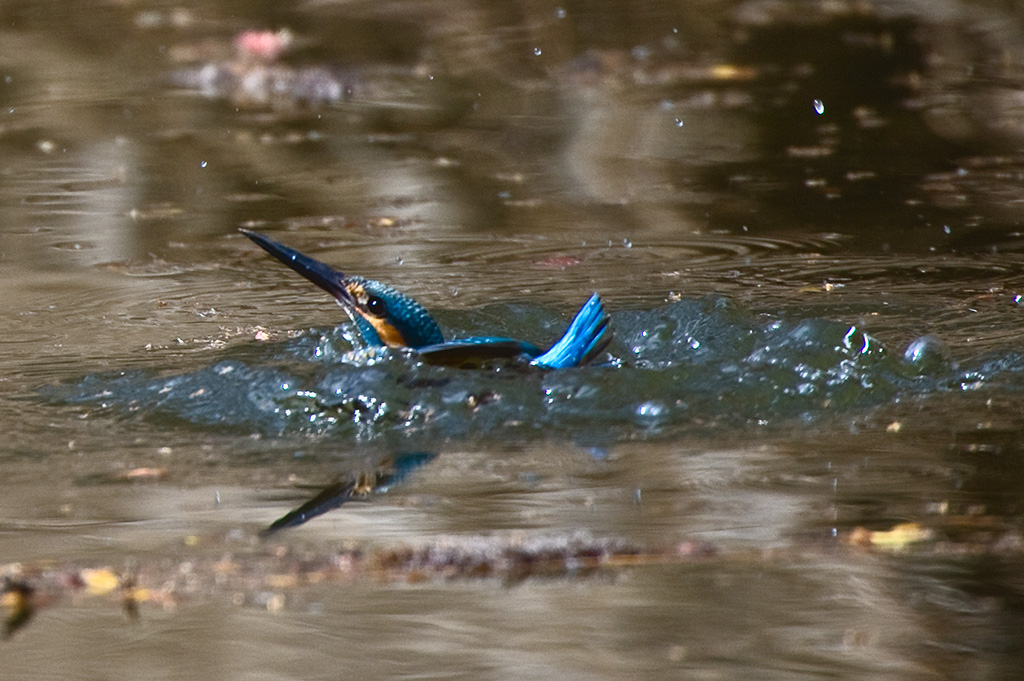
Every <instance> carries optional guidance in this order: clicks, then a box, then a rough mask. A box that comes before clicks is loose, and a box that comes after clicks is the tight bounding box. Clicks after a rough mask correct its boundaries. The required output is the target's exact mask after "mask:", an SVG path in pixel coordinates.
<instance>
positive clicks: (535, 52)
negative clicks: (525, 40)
mask: <svg viewBox="0 0 1024 681" xmlns="http://www.w3.org/2000/svg"><path fill="white" fill-rule="evenodd" d="M533 53H534V54H535V55H537V56H538V57H539V56H540V55H541V54H543V51H542V50H541V49H540V48H539V47H535V48H533Z"/></svg>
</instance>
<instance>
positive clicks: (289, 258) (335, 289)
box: [238, 228, 352, 305]
mask: <svg viewBox="0 0 1024 681" xmlns="http://www.w3.org/2000/svg"><path fill="white" fill-rule="evenodd" d="M238 231H240V232H241V233H242V234H244V235H246V236H247V237H249V238H250V239H252V240H253V241H254V242H256V245H258V246H259V247H260V248H262V249H263V250H265V251H266V252H267V253H269V254H270V255H272V256H274V257H275V258H277V259H278V260H280V261H281V262H283V263H284V264H285V265H287V266H288V267H290V268H292V269H293V270H295V271H296V272H298V273H299V274H301V275H302V276H304V277H305V278H306V279H309V280H310V281H311V282H313V283H314V284H316V285H317V286H319V287H320V288H322V289H323V290H325V291H327V292H328V293H330V294H331V295H332V296H334V297H335V298H336V299H337V300H338V302H339V303H341V304H342V305H351V304H352V299H351V297H350V296H349V293H348V290H347V289H346V288H345V283H346V281H347V280H348V278H347V277H346V276H345V275H344V274H343V273H341V272H339V271H338V270H336V269H334V268H333V267H331V266H330V265H328V264H326V263H322V262H320V261H319V260H317V259H316V258H311V257H309V256H308V255H305V254H304V253H299V252H298V251H296V250H295V249H294V248H289V247H288V246H285V245H284V244H279V243H277V242H276V241H274V240H273V239H268V238H267V237H265V236H263V235H262V234H260V233H258V232H253V231H250V230H248V229H242V228H239V230H238Z"/></svg>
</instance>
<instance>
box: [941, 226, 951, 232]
mask: <svg viewBox="0 0 1024 681" xmlns="http://www.w3.org/2000/svg"><path fill="white" fill-rule="evenodd" d="M942 231H943V232H945V233H946V234H950V233H952V231H953V230H951V229H950V228H949V225H942Z"/></svg>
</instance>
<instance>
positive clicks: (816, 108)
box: [814, 99, 825, 116]
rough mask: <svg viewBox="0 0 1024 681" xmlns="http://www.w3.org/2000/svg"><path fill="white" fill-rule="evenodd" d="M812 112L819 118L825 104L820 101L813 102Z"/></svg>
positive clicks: (823, 111)
mask: <svg viewBox="0 0 1024 681" xmlns="http://www.w3.org/2000/svg"><path fill="white" fill-rule="evenodd" d="M814 111H815V112H816V113H817V114H818V115H819V116H820V115H821V114H823V113H825V103H824V102H822V101H821V100H820V99H816V100H814Z"/></svg>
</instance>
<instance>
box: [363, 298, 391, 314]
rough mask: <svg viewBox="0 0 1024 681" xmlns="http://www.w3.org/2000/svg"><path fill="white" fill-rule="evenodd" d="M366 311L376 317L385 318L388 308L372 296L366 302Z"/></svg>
mask: <svg viewBox="0 0 1024 681" xmlns="http://www.w3.org/2000/svg"><path fill="white" fill-rule="evenodd" d="M366 309H367V310H368V311H369V312H370V314H372V315H374V316H375V317H383V316H384V315H385V314H387V307H386V306H385V305H384V301H383V300H381V299H380V298H378V297H376V296H370V298H369V299H368V300H367V301H366Z"/></svg>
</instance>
